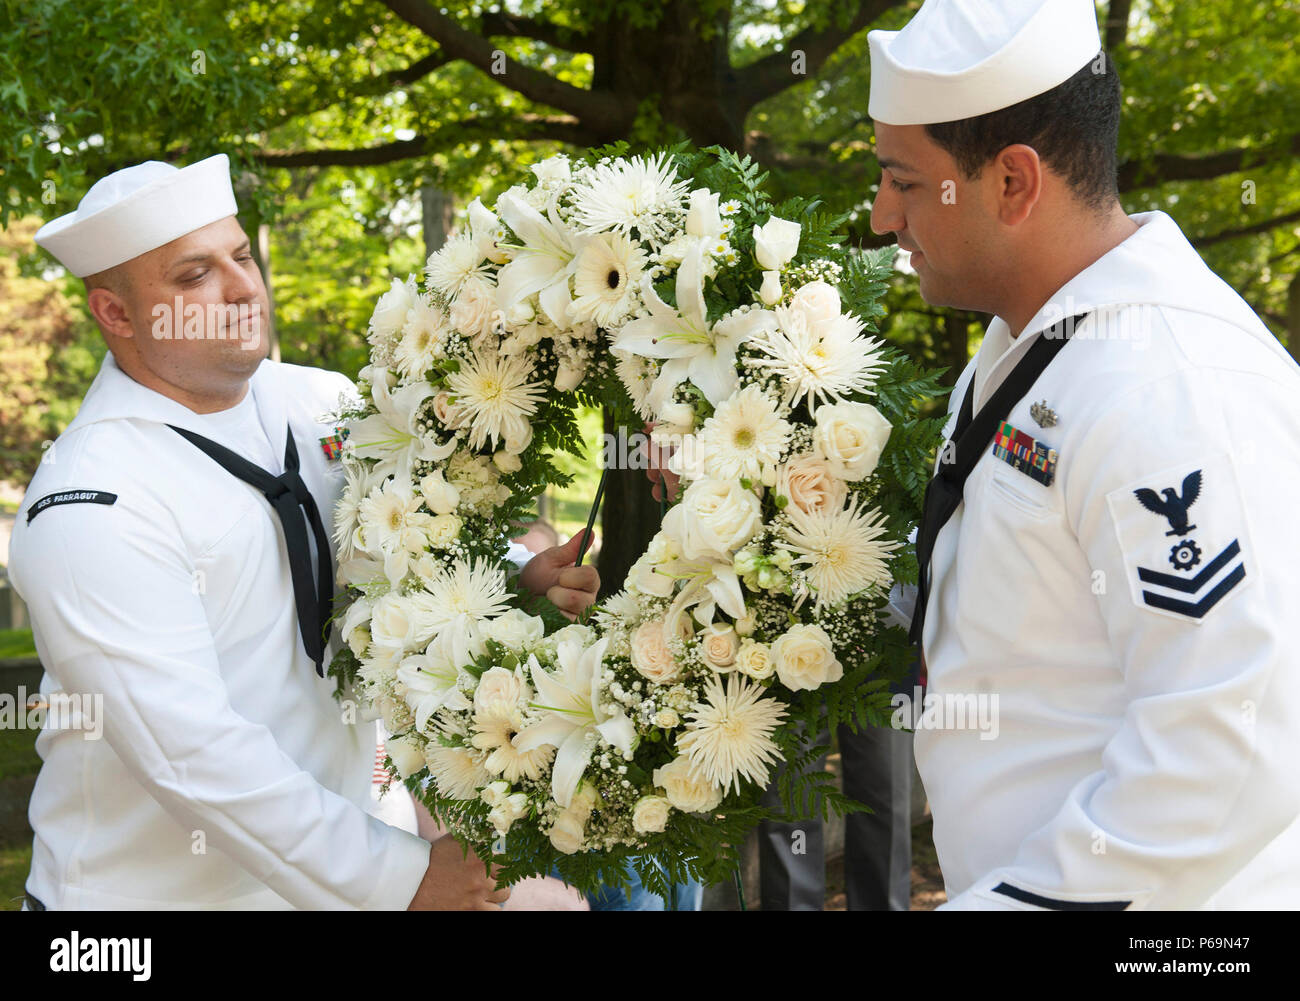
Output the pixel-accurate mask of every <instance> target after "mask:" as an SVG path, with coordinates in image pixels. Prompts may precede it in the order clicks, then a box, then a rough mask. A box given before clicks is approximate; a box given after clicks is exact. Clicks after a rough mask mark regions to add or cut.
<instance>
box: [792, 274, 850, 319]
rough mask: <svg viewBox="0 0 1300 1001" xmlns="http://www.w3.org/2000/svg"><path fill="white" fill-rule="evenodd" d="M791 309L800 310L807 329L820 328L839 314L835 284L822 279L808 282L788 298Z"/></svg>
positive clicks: (838, 295) (837, 293) (838, 297)
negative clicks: (806, 323) (806, 322)
mask: <svg viewBox="0 0 1300 1001" xmlns="http://www.w3.org/2000/svg"><path fill="white" fill-rule="evenodd" d="M790 306H791V308H792V309H798V310H802V312H803V315H804V319H806V320H807V321H808V327H809V329H811V330H813V331H818V330H822V329H824V328H826V327H828V326H830V324H832V323H834V322H835V320H836V319H837V318H838V317H839V315H840V294H839V292H838V291H836V289H835V286H834V285H831V284H828V283H827V282H823V281H813V282H809V283H808V284H807V285H804V286H802V287H801V288H800V289H799V291H798V292H796V293H795V294H794V295H793V296H792V297H791V299H790Z"/></svg>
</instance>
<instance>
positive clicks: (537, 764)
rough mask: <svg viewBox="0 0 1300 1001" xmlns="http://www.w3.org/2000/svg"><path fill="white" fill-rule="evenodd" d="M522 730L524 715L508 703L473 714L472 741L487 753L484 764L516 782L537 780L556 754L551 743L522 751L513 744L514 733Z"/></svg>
mask: <svg viewBox="0 0 1300 1001" xmlns="http://www.w3.org/2000/svg"><path fill="white" fill-rule="evenodd" d="M521 729H523V714H522V713H520V712H519V710H518V709H517V708H516V707H515V706H512V705H510V704H508V703H506V702H502V701H495V702H491V703H489V704H488V705H487V706H485V707H483V708H482V709H480V710H479V711H478V712H476V713H475V714H474V731H475V732H474V736H473V737H471V738H470V742H471V743H472V744H473V745H474V746H475V747H477V748H479V749H480V750H482V751H486V752H488V754H487V758H486V759H485V760H484V762H483V767H484V768H485V769H487V771H488V772H490V773H491V774H493V775H500V776H501V777H502V778H503V779H505V780H506V781H507V782H509V783H510V784H511V785H514V784H515V783H516V782H518V781H519V780H520V779H523V778H528V779H532V780H534V781H536V780H537V779H539V778H541V777H542V773H543V772H544V771H545V770H546V766H547V765H549V764H550V763H551V759H552V758H553V757H555V748H554V747H552V746H550V745H542V746H540V747H533V748H530V749H529V750H526V751H521V750H520V749H519V748H517V747H516V746H515V745H514V738H515V735H516V734H518V733H519V731H520V730H521Z"/></svg>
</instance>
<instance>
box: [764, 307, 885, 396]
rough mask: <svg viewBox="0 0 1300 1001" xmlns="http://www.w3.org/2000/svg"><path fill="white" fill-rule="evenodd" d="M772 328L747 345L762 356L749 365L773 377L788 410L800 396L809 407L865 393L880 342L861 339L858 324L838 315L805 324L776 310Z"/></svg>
mask: <svg viewBox="0 0 1300 1001" xmlns="http://www.w3.org/2000/svg"><path fill="white" fill-rule="evenodd" d="M776 320H777V322H776V326H775V329H773V328H772V327H768V328H766V329H763V330H761V331H759V332H758V334H757V336H756V337H754V338H753V340H752V341H751V344H752V345H753V347H755V348H757V349H758V350H759V351H760V352H762V353H763V354H764V355H765V356H766V357H764V358H759V359H756V360H755V362H754V363H755V364H756V365H758V366H759V367H760V368H763V369H766V370H767V371H769V372H773V373H775V374H776V375H777V376H779V377H780V379H781V381H782V383H784V385H785V403H786V405H787V406H794V405H795V404H796V403H798V402H799V401H800V400H803V399H804V398H805V397H807V398H808V400H809V402H810V404H811V403H816V402H821V401H824V400H835V401H839V400H840V399H842V398H843V397H844V396H847V395H850V394H852V393H865V392H866V391H868V390H869V389H871V387H872V386H873V385H874V384H875V381H876V372H877V370H878V369H880V367H881V366H882V365H883V364H884V363H883V361H882V360H881V352H882V349H883V347H884V345H883V343H882V342H881V341H879V340H877V339H876V338H873V337H864V336H862V329H863V328H862V321H861V320H859V319H858V318H857V317H856V316H853V315H851V314H839V315H838V316H836V317H834V318H833V319H831V320H829V321H827V322H820V323H814V322H810V321H809V318H808V314H807V313H806V312H805V311H803V310H801V309H798V308H796V307H794V306H778V307H776Z"/></svg>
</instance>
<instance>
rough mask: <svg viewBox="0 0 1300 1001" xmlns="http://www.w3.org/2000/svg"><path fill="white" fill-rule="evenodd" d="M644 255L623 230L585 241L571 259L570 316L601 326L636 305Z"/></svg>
mask: <svg viewBox="0 0 1300 1001" xmlns="http://www.w3.org/2000/svg"><path fill="white" fill-rule="evenodd" d="M645 265H646V255H645V251H643V250H642V249H641V248H640V247H639V246H638V245H637V244H635V243H633V242H632V241H631V240H629V239H628V238H627V237H626V236H624V235H623V234H622V233H605V234H602V235H601V236H598V237H597V238H596V239H594V240H592V241H591V242H590V243H588V244H587V245H586V246H585V247H584V248H583V250H582V253H581V254H579V255H578V257H577V259H576V260H575V262H574V266H575V271H574V275H573V290H574V292H575V293H576V295H575V296H574V299H573V304H572V305H571V306H570V307H569V317H570V318H571V319H575V320H594V321H595V322H596V323H597V324H598V325H600V326H602V327H609V326H613V325H614V324H615V323H617V322H618V321H619V320H622V319H624V318H625V317H626V316H627V315H628V313H630V312H631V311H632V309H633V308H634V307H635V305H636V289H637V284H638V283H639V282H640V281H641V274H642V271H643V270H644V268H645Z"/></svg>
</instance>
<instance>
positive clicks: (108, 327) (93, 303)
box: [86, 286, 133, 337]
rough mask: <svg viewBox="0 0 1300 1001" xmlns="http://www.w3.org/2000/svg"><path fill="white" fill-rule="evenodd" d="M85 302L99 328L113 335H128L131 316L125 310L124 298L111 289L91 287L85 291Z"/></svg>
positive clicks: (131, 332)
mask: <svg viewBox="0 0 1300 1001" xmlns="http://www.w3.org/2000/svg"><path fill="white" fill-rule="evenodd" d="M86 302H87V304H88V305H89V306H90V313H91V315H92V316H93V317H94V318H95V321H96V322H97V323H98V324H99V327H100V329H101V330H103V331H104V333H106V334H113V335H114V336H115V337H130V336H132V334H133V331H132V329H131V316H130V313H129V312H128V310H127V305H126V300H125V299H123V298H122V297H121V296H120V295H118V294H117V293H116V292H114V291H112V290H111V289H107V288H103V287H102V286H101V287H99V288H92V289H90V290H89V291H88V292H87V293H86Z"/></svg>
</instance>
